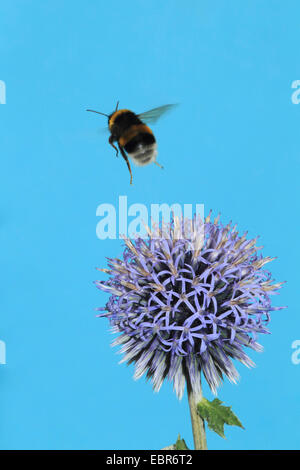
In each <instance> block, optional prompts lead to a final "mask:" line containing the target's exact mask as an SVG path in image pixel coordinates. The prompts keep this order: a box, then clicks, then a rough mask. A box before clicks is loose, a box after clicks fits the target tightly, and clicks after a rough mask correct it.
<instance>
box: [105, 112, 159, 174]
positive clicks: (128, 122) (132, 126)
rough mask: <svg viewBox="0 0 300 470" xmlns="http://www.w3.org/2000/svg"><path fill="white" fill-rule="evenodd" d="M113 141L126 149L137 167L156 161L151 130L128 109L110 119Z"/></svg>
mask: <svg viewBox="0 0 300 470" xmlns="http://www.w3.org/2000/svg"><path fill="white" fill-rule="evenodd" d="M109 129H110V132H111V134H112V137H113V140H115V141H117V142H118V144H119V146H120V147H122V148H124V150H125V151H126V152H127V153H128V155H129V156H130V157H131V158H132V160H133V161H134V163H135V164H136V165H139V166H141V165H147V164H149V163H151V162H153V161H155V159H156V155H157V151H156V141H155V137H154V135H153V133H152V131H151V129H150V127H148V126H146V124H144V123H143V122H142V121H141V120H140V119H139V117H138V116H137V115H136V114H135V113H133V112H132V111H129V110H128V109H120V110H118V111H116V112H114V113H113V114H112V115H111V116H110V117H109Z"/></svg>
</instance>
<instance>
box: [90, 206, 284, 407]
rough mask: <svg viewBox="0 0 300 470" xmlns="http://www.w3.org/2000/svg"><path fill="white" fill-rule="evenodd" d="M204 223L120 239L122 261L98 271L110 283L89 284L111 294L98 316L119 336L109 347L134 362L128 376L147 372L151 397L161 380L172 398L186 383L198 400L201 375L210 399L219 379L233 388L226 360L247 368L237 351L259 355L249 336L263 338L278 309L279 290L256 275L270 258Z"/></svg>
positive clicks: (230, 231)
mask: <svg viewBox="0 0 300 470" xmlns="http://www.w3.org/2000/svg"><path fill="white" fill-rule="evenodd" d="M210 218H211V213H210V214H209V216H208V217H207V218H206V219H205V221H201V220H200V219H199V218H196V217H195V218H194V219H193V220H192V221H191V220H190V221H183V220H179V219H175V220H174V221H173V222H172V224H171V225H170V226H168V230H166V227H167V226H164V227H163V228H159V227H157V228H156V229H154V230H153V231H152V232H151V231H149V238H148V239H147V240H143V239H140V238H138V239H136V240H132V241H131V240H129V239H125V245H126V246H125V251H124V253H123V259H117V258H116V259H109V262H108V264H109V269H105V270H103V271H104V272H106V273H108V274H109V275H110V279H109V280H108V281H105V282H101V281H96V285H97V287H98V288H99V289H101V290H104V291H106V292H108V293H110V294H111V296H110V298H109V301H108V303H107V304H106V307H105V308H100V309H99V310H102V311H105V313H103V314H100V315H99V316H100V317H103V316H104V317H107V318H108V319H109V320H110V322H111V325H112V331H113V332H114V333H120V335H119V336H118V337H117V339H116V340H115V341H114V343H113V345H120V346H121V352H122V353H123V354H124V357H123V359H122V361H121V362H128V363H131V362H134V363H135V366H136V367H135V375H134V377H135V378H136V379H138V378H140V377H141V376H142V375H143V374H144V373H147V377H149V378H151V380H152V382H153V386H154V389H155V390H156V391H158V390H159V389H160V387H161V385H162V383H163V381H164V379H165V378H166V377H167V378H168V379H169V380H171V381H173V384H174V388H175V391H176V393H177V395H178V397H179V398H181V397H182V395H183V392H184V386H185V382H186V380H189V381H190V383H191V386H192V388H193V390H194V392H195V393H199V388H200V374H201V372H203V374H204V376H205V378H206V380H207V382H208V384H209V386H210V388H211V389H212V391H213V392H214V393H216V389H217V387H218V386H219V385H220V382H221V381H222V379H223V374H225V375H226V376H227V377H228V378H229V380H230V381H232V382H236V381H237V379H238V373H237V371H236V369H235V367H234V365H233V362H232V359H237V360H238V361H240V362H242V363H243V364H245V365H246V366H248V367H250V366H253V365H254V363H253V362H252V361H251V359H250V358H249V357H248V356H247V354H246V353H245V351H244V350H245V349H246V348H251V349H253V350H255V351H261V350H262V347H261V346H260V345H259V344H258V343H257V341H256V338H257V334H258V333H268V330H267V328H266V324H267V323H268V322H269V319H270V311H272V310H278V309H279V308H280V307H277V308H276V307H275V308H274V307H273V308H272V307H271V301H270V295H271V294H273V293H275V291H276V290H278V289H279V288H280V286H281V284H274V283H272V280H271V274H270V273H269V272H268V271H265V270H264V269H262V268H263V266H264V265H265V264H266V263H268V262H269V261H272V258H269V257H267V258H263V257H262V256H261V255H258V254H257V251H258V250H259V249H260V248H261V247H257V246H256V241H257V240H256V239H253V240H247V238H246V237H247V234H246V233H245V234H244V235H243V236H239V234H238V232H237V231H236V226H235V227H231V224H228V225H227V226H223V225H222V224H220V223H219V221H218V218H217V219H215V221H214V222H212V221H211V219H210ZM183 234H184V235H183Z"/></svg>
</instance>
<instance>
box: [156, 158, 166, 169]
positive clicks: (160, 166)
mask: <svg viewBox="0 0 300 470" xmlns="http://www.w3.org/2000/svg"><path fill="white" fill-rule="evenodd" d="M154 163H155V165H157V166H159V168H161V169H162V170H163V169H164V167H163V166H162V165H160V164H159V163H157V161H156V160H155V161H154Z"/></svg>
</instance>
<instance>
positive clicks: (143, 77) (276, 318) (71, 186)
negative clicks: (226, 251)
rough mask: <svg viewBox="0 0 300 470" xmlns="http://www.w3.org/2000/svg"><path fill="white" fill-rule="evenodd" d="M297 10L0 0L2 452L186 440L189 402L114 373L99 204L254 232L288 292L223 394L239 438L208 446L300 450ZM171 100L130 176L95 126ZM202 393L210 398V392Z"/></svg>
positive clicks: (125, 372) (109, 249)
mask: <svg viewBox="0 0 300 470" xmlns="http://www.w3.org/2000/svg"><path fill="white" fill-rule="evenodd" d="M299 14H300V5H299V2H297V1H296V0H295V1H291V0H289V1H285V2H282V1H280V0H278V1H276V0H270V1H264V2H261V1H259V0H257V1H254V0H251V1H250V0H247V1H244V2H237V1H236V0H231V1H226V2H225V1H214V2H211V1H209V0H205V1H199V0H195V1H192V0H187V1H185V2H182V1H180V0H168V1H164V2H161V0H151V1H150V2H146V1H142V0H130V1H128V2H124V1H120V0H115V1H114V2H113V4H112V2H107V1H92V0H85V1H77V2H69V1H66V0H65V1H58V0H51V1H50V0H48V1H44V2H39V1H37V0H36V1H29V0H26V1H16V0H13V1H10V2H1V15H0V56H1V59H0V79H1V80H4V81H5V82H6V87H7V98H6V99H7V104H6V105H0V123H1V125H0V142H1V143H0V146H1V175H0V188H1V199H0V237H1V250H0V266H1V292H0V312H1V314H0V318H1V320H0V339H1V340H3V341H5V343H6V347H7V364H6V365H1V366H0V446H1V448H3V449H18V448H19V449H89V448H90V449H91V448H99V449H160V448H162V447H164V446H166V445H170V444H171V443H172V442H174V440H175V439H176V437H177V435H178V433H179V432H180V434H181V435H182V436H183V437H184V438H185V439H186V441H187V443H188V445H189V446H192V433H191V429H190V418H189V411H188V406H187V400H186V396H185V397H184V398H183V400H182V401H181V402H178V400H177V398H176V396H175V394H174V393H173V391H172V388H171V385H170V384H168V383H165V384H164V385H163V387H162V389H161V391H160V392H159V394H154V393H153V392H152V388H151V385H150V383H147V382H146V381H145V379H144V378H143V379H141V380H139V381H137V382H135V381H134V380H133V379H132V375H133V368H132V367H131V366H130V367H127V366H125V365H118V360H119V359H120V356H119V355H117V350H116V349H112V348H111V347H110V346H109V345H110V342H111V340H112V336H111V335H110V333H109V328H108V323H107V321H106V320H101V319H96V318H95V313H96V312H95V310H94V309H95V308H96V307H98V306H102V305H104V304H105V302H106V300H107V295H106V294H105V293H102V292H100V291H98V290H97V289H96V288H95V286H94V285H93V280H95V279H97V278H99V277H100V278H103V279H104V278H105V275H103V276H102V275H99V273H98V272H97V271H95V269H94V268H95V267H96V266H99V267H105V265H106V259H105V257H106V256H119V255H120V254H121V242H120V240H115V241H114V240H105V241H101V240H99V239H98V238H97V237H96V232H95V229H96V224H97V222H98V220H99V219H98V218H97V217H96V215H95V214H96V208H97V206H98V205H99V204H101V203H111V204H115V205H116V206H117V202H118V196H119V195H127V197H128V204H132V203H136V202H138V203H144V204H146V205H147V207H149V206H150V204H151V203H162V202H165V203H168V204H171V203H174V202H180V203H186V204H187V203H193V204H195V203H204V204H205V212H206V213H207V212H208V210H209V209H210V208H212V209H213V210H214V213H217V212H218V211H220V212H221V213H222V221H223V222H224V223H227V222H228V221H229V220H233V221H234V222H236V223H238V224H239V228H240V230H241V231H244V230H249V235H250V236H251V237H252V236H255V235H257V234H259V235H260V237H261V238H260V244H262V245H264V251H263V253H264V254H265V255H266V256H267V255H270V256H278V259H277V260H276V261H274V262H272V264H270V265H269V268H270V269H271V271H272V273H273V274H274V277H275V279H276V280H278V281H284V280H286V281H288V282H287V284H286V285H285V286H284V288H283V289H282V290H281V293H280V296H278V297H275V298H274V304H275V305H288V309H286V310H283V311H279V312H275V313H274V314H273V315H272V322H271V324H270V329H271V332H272V335H269V336H264V337H261V342H262V344H263V345H264V347H265V351H264V353H263V354H258V353H253V354H252V355H251V357H252V358H253V359H254V361H255V362H256V364H257V368H256V369H252V370H248V369H247V368H245V367H243V366H241V367H240V366H238V369H239V371H240V373H241V380H240V383H239V385H237V386H235V385H232V384H230V383H229V382H228V381H226V382H225V384H224V385H223V387H222V388H221V389H220V391H219V398H220V399H221V400H223V401H224V402H225V403H226V404H229V405H232V407H233V409H234V411H235V412H236V413H237V415H238V416H239V418H240V419H241V421H242V423H243V424H244V426H245V428H246V430H245V431H243V430H241V429H239V428H227V429H226V435H227V439H226V440H223V439H222V438H220V437H218V436H217V435H215V434H213V433H212V432H210V431H208V446H209V448H210V449H254V448H257V449H291V448H299V418H300V413H299V377H300V364H299V365H298V366H297V365H294V364H293V363H292V361H291V355H292V352H293V350H292V347H291V344H292V342H293V341H294V340H296V339H299V338H300V315H299V301H298V297H299V271H298V265H299V250H298V243H299V222H298V208H299V205H298V191H297V187H299V123H300V105H298V106H297V105H295V104H292V101H291V96H292V93H293V91H294V90H293V89H292V88H291V84H292V82H293V81H294V80H297V79H299V78H300V69H299V44H300V30H299ZM117 100H120V105H121V107H129V108H131V109H133V110H134V111H136V112H142V111H145V110H147V109H148V108H152V107H155V106H159V105H162V104H165V103H173V102H175V103H177V102H178V103H180V107H178V108H177V109H176V110H175V111H174V112H173V113H172V114H169V115H168V117H165V118H164V119H162V120H161V122H160V123H159V124H157V125H156V126H155V127H154V130H155V134H156V137H157V140H158V142H159V161H160V163H162V164H163V165H164V167H165V169H164V171H162V170H160V169H159V168H158V167H156V166H155V165H151V166H149V167H146V168H134V169H133V171H134V175H133V176H134V186H133V187H130V186H129V174H128V171H127V168H126V165H125V163H124V162H123V161H122V160H121V159H117V158H115V155H114V152H113V149H112V148H111V147H110V146H109V145H108V144H107V135H105V134H101V133H100V132H98V129H99V128H101V127H103V126H105V125H106V118H104V117H101V116H97V115H94V114H91V113H86V112H85V109H86V108H88V107H91V108H94V109H98V110H100V111H103V112H106V113H109V112H111V111H112V110H113V109H114V107H115V104H116V101H117ZM205 393H206V396H207V398H209V399H211V398H212V396H211V394H210V392H209V391H208V390H207V387H205Z"/></svg>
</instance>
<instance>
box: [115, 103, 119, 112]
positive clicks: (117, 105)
mask: <svg viewBox="0 0 300 470" xmlns="http://www.w3.org/2000/svg"><path fill="white" fill-rule="evenodd" d="M119 103H120V101H117V106H116V110H115V112H116V111H117V109H118V106H119Z"/></svg>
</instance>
